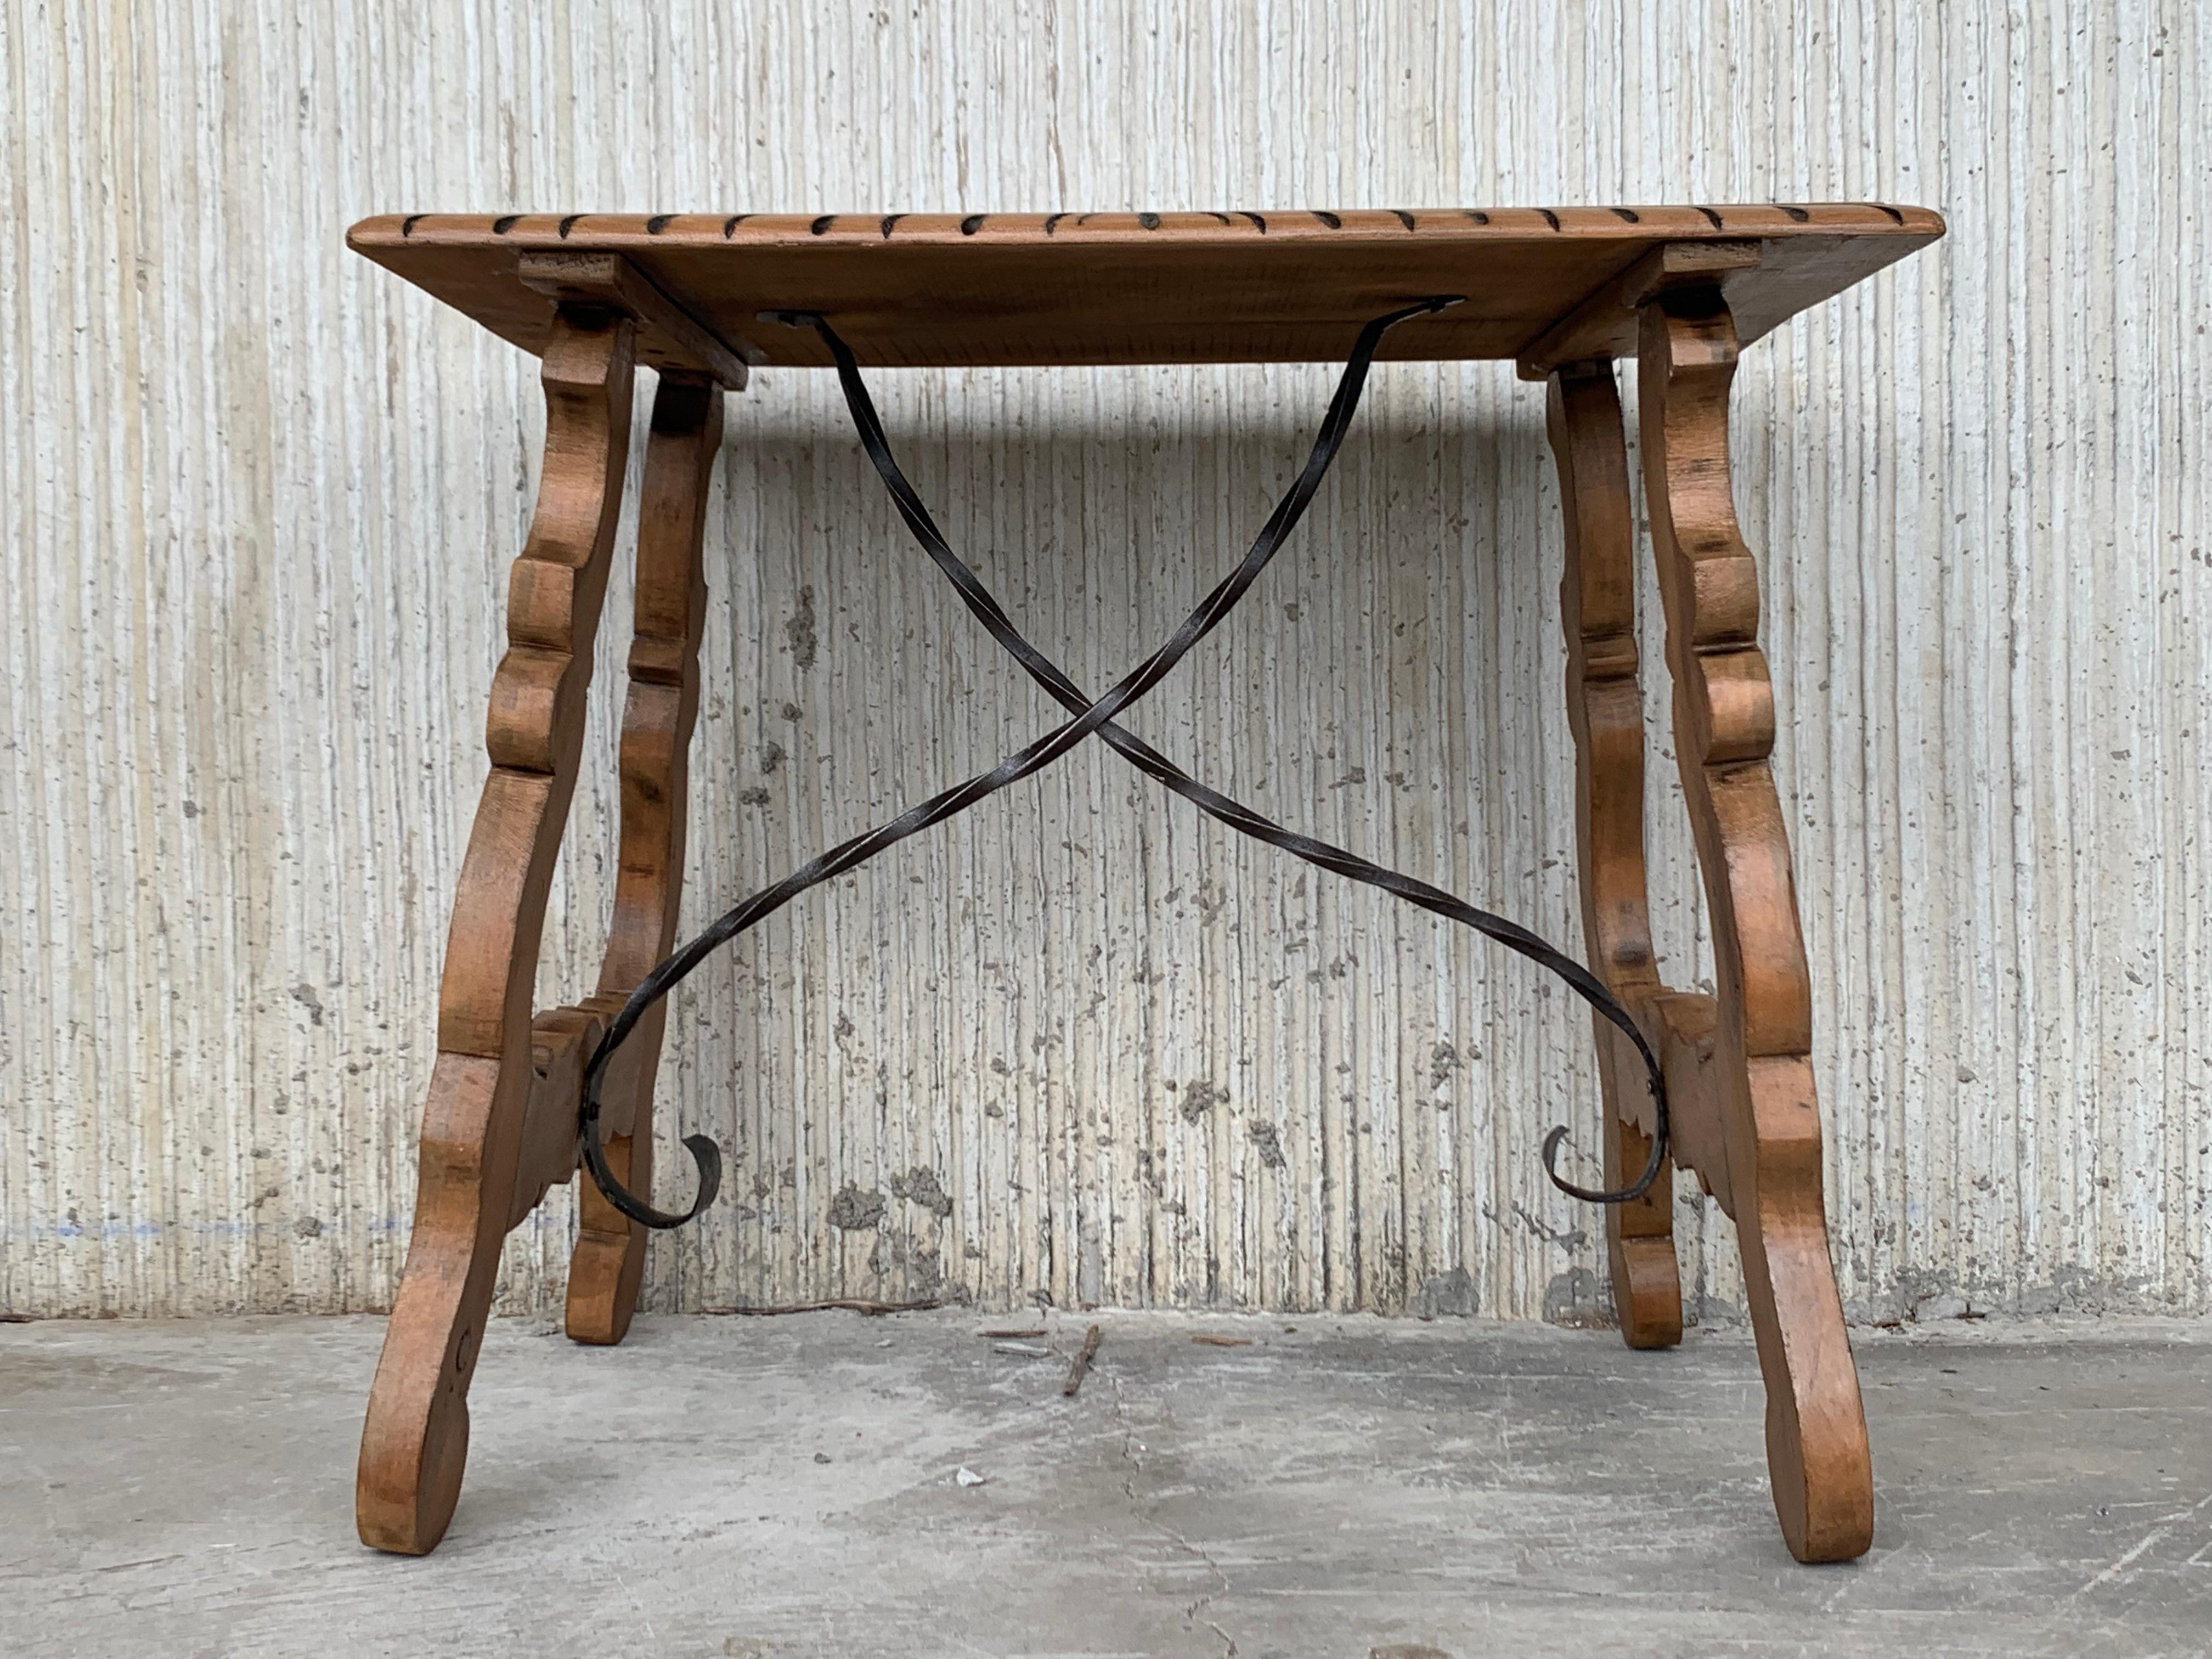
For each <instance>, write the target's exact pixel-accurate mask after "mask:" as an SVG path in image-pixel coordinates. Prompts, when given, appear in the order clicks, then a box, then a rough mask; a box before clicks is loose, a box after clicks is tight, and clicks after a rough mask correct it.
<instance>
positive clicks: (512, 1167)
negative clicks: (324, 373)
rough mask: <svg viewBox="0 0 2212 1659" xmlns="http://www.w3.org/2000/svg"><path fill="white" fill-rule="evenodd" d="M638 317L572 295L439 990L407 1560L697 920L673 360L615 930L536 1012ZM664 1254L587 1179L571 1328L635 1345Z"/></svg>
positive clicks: (383, 1518)
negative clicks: (655, 983)
mask: <svg viewBox="0 0 2212 1659" xmlns="http://www.w3.org/2000/svg"><path fill="white" fill-rule="evenodd" d="M635 347H636V340H635V325H634V324H633V322H632V321H631V319H629V318H627V317H625V316H623V315H622V314H620V313H618V312H617V311H615V310H613V309H611V308H610V307H607V306H605V305H597V304H592V303H589V302H588V296H586V300H584V301H575V302H564V303H563V304H562V307H561V309H560V312H559V313H558V316H557V319H556V322H555V324H554V325H553V332H552V336H551V337H550V340H549V342H548V343H547V345H546V348H545V351H544V388H545V399H546V433H545V462H544V476H543V477H542V479H541V481H540V483H539V486H538V509H537V513H536V516H535V518H534V519H533V520H532V524H531V529H530V538H529V541H528V543H527V544H526V546H525V547H524V549H523V550H522V554H521V556H520V558H518V559H517V560H516V561H515V562H514V566H513V574H512V577H511V579H510V582H509V587H508V596H507V655H506V656H505V658H504V659H501V663H500V666H499V671H498V672H497V674H496V675H495V677H494V679H493V682H492V693H491V714H490V720H489V726H488V731H487V741H488V746H489V750H490V756H491V762H492V771H491V776H490V778H489V781H487V782H486V783H485V786H484V793H483V801H482V804H481V805H479V806H478V808H477V818H476V824H475V828H474V829H473V830H472V831H471V835H470V838H469V848H468V854H467V857H466V859H465V862H464V864H463V866H462V870H461V878H460V882H459V888H458V890H457V892H456V894H455V896H454V902H453V927H452V931H451V933H450V934H449V936H448V939H447V949H446V968H445V976H444V980H443V981H442V984H441V988H440V992H439V1005H438V1007H439V1014H438V1048H439V1053H438V1059H437V1061H436V1065H435V1069H434V1071H433V1073H432V1076H431V1083H430V1097H429V1100H428V1104H427V1105H426V1107H425V1109H424V1113H423V1125H422V1146H421V1158H422V1170H421V1183H420V1187H419V1190H418V1192H417V1195H416V1209H415V1229H414V1234H413V1237H412V1238H411V1240H410V1243H409V1247H408V1253H407V1263H406V1267H405V1268H404V1271H403V1273H402V1274H401V1278H400V1282H399V1291H398V1296H397V1297H396V1299H395V1301H394V1303H393V1306H392V1321H391V1324H390V1326H389V1328H387V1330H386V1335H385V1342H384V1352H383V1354H382V1356H381V1358H380V1359H379V1361H378V1363H377V1369H376V1378H375V1382H374V1384H373V1385H372V1386H371V1389H370V1394H369V1403H368V1422H367V1425H365V1427H364V1428H363V1431H362V1449H361V1463H360V1468H359V1473H358V1477H357V1481H356V1489H355V1510H356V1520H357V1522H358V1524H359V1527H360V1531H361V1536H362V1541H363V1542H365V1543H368V1544H371V1545H374V1546H375V1547H377V1548H379V1549H386V1550H392V1551H397V1552H399V1553H404V1554H422V1553H425V1552H427V1551H428V1550H430V1549H433V1548H435V1547H436V1545H437V1543H438V1541H439V1539H440V1538H441V1536H442V1535H443V1534H444V1533H445V1529H446V1525H447V1522H448V1521H449V1520H450V1519H451V1518H452V1516H453V1505H454V1503H455V1501H456V1500H457V1499H458V1498H459V1494H460V1486H461V1474H462V1470H463V1468H464V1466H465V1462H466V1461H467V1456H468V1444H469V1409H468V1389H469V1381H470V1378H471V1375H472V1374H473V1372H474V1370H475V1366H476V1360H477V1349H478V1346H479V1345H480V1343H481V1340H482V1337H483V1328H484V1321H485V1318H486V1316H487V1315H488V1314H489V1311H490V1307H491V1301H492V1291H493V1279H494V1276H495V1273H496V1271H497V1267H498V1263H499V1252H500V1241H501V1239H502V1238H503V1237H505V1236H506V1234H507V1232H508V1231H510V1230H511V1229H512V1228H513V1227H514V1226H515V1225H518V1224H519V1223H520V1222H521V1221H522V1220H523V1219H524V1218H526V1217H527V1216H528V1215H529V1214H530V1212H531V1211H532V1209H534V1208H535V1207H536V1206H537V1205H538V1202H539V1200H541V1199H543V1198H544V1194H546V1192H547V1191H548V1190H549V1189H550V1188H551V1187H552V1186H554V1185H555V1184H556V1183H558V1182H564V1181H567V1180H568V1179H569V1178H570V1177H571V1176H573V1175H574V1172H575V1170H576V1164H577V1156H576V1154H577V1121H578V1109H579V1103H580V1098H581V1089H582V1074H583V1067H584V1064H585V1062H586V1060H587V1059H588V1057H589V1056H590V1054H591V1053H592V1048H593V1047H594V1045H596V1043H597V1042H598V1041H599V1036H600V1033H601V1031H602V1030H604V1029H605V1023H606V1022H607V1021H608V1020H609V1019H610V1018H611V1017H612V1015H613V1012H614V1011H615V1010H616V1009H617V1008H618V1007H619V1006H621V1004H622V1001H623V998H624V997H625V996H626V995H627V994H629V990H630V988H631V987H633V986H634V985H635V982H636V981H637V980H638V979H639V978H640V977H641V976H642V975H643V974H644V973H645V971H646V970H647V969H648V968H650V967H651V965H652V964H653V962H654V961H655V960H656V959H658V958H659V956H660V955H662V954H663V953H664V952H665V950H666V949H667V947H668V945H669V943H670V941H671V939H672V937H673V934H674V931H675V927H676V911H677V903H678V896H679V890H680V888H681V884H682V876H683V856H684V786H685V766H684V757H685V751H686V750H687V749H688V746H689V744H690V733H691V725H692V719H693V715H694V713H695V711H696V707H697V702H698V671H697V659H698V645H699V633H700V626H701V617H702V611H703V608H704V600H705V594H704V584H703V581H702V576H701V573H700V562H699V550H700V536H701V529H702V525H701V515H702V507H703V500H704V496H705V492H706V483H707V472H708V467H709V466H710V465H711V464H712V461H713V459H714V452H715V448H716V447H717V445H718V444H719V442H720V432H721V419H720V415H721V392H720V388H719V386H715V385H714V384H712V383H710V382H708V381H706V380H702V379H696V378H691V377H687V376H684V375H682V374H670V373H664V375H663V378H662V380H661V384H660V388H659V395H658V397H657V398H656V399H655V402H654V406H653V437H652V440H651V443H650V446H649V447H648V449H647V459H646V481H645V500H644V502H643V506H642V509H641V518H640V535H639V560H640V569H639V582H638V603H637V626H636V634H635V640H634V641H633V645H632V648H631V652H630V663H629V675H630V690H629V702H628V707H627V710H626V713H625V717H624V720H623V740H622V758H621V769H622V791H623V794H622V799H623V822H622V842H621V871H620V874H619V876H618V878H617V887H616V901H615V914H614V926H613V932H612V935H611V939H610V941H609V944H608V947H607V952H606V956H605V961H604V963H603V965H602V968H601V972H600V977H599V993H598V994H596V995H594V996H593V997H592V998H591V999H590V1000H588V1001H587V1002H586V1003H585V1004H583V1005H581V1006H576V1007H568V1008H556V1009H554V1010H551V1011H550V1012H544V1013H540V1014H538V1015H537V1016H535V1017H534V1018H533V1016H532V1012H531V1000H532V992H533V989H534V987H535V983H536V980H537V974H538V944H539V939H540V935H541V933H542V932H543V928H544V915H545V903H546V897H547V893H548V890H549V888H550V884H551V880H552V874H553V864H554V859H555V856H556V854H557V852H558V851H559V848H560V843H561V836H562V830H563V829H564V827H565V826H566V823H567V821H568V805H569V800H570V798H571V796H572V795H573V794H574V789H575V781H576V774H577V768H578V763H579V760H580V750H581V747H582V743H583V732H584V714H585V703H586V695H587V693H588V690H589V688H590V682H591V676H592V645H593V641H594V640H595V638H596V636H597V633H598V629H599V611H600V607H601V601H602V599H604V597H605V592H606V585H607V575H608V570H609V567H610V564H611V558H612V551H613V547H614V540H615V526H616V521H617V515H618V512H619V508H620V505H621V496H622V484H623V468H624V465H625V464H626V461H627V459H628V455H629V425H630V392H631V381H632V374H633V369H634V367H635ZM659 1036H660V1031H659V1020H658V1017H657V1016H656V1017H655V1019H654V1020H653V1024H652V1026H651V1029H649V1030H645V1031H643V1032H641V1034H640V1035H639V1036H638V1037H637V1038H636V1039H635V1040H634V1041H632V1042H629V1043H628V1044H626V1045H625V1046H624V1048H623V1050H622V1053H621V1055H620V1057H619V1060H618V1062H617V1065H616V1066H613V1067H612V1068H611V1070H610V1072H609V1073H608V1077H607V1079H606V1083H605V1088H604V1091H603V1095H602V1098H603V1102H604V1110H603V1114H602V1117H603V1121H605V1125H606V1127H607V1132H608V1134H609V1137H610V1139H609V1153H610V1158H611V1161H612V1163H613V1165H614V1168H615V1170H616V1171H617V1173H618V1174H619V1175H621V1176H624V1177H625V1178H626V1179H628V1180H629V1182H631V1184H632V1185H633V1186H635V1187H638V1188H642V1187H643V1186H644V1184H645V1182H646V1178H647V1176H648V1175H649V1173H650V1171H649V1170H648V1169H647V1167H646V1159H647V1156H648V1151H647V1149H648V1148H649V1146H650V1141H651V1136H650V1121H649V1116H650V1112H651V1103H652V1097H653V1071H654V1067H655V1065H656V1063H657V1060H658V1056H659ZM643 1264H644V1238H643V1232H642V1230H641V1229H634V1228H632V1227H631V1226H630V1225H629V1223H628V1221H627V1220H626V1219H625V1218H623V1217H622V1216H620V1215H618V1214H617V1213H616V1212H614V1211H613V1210H612V1208H611V1206H608V1205H607V1204H606V1202H605V1200H604V1199H602V1198H601V1197H600V1195H599V1192H598V1190H597V1189H596V1188H593V1187H592V1186H591V1185H590V1183H589V1182H586V1186H585V1191H584V1193H583V1194H582V1229H581V1232H580V1237H579V1239H578V1242H577V1245H576V1253H575V1258H574V1263H573V1264H572V1267H571V1277H570V1285H569V1297H568V1328H569V1333H570V1334H571V1335H573V1336H574V1337H575V1338H576V1339H577V1340H580V1341H585V1342H614V1341H618V1340H621V1337H622V1335H623V1332H624V1331H625V1330H626V1329H627V1328H629V1319H630V1314H631V1311H632V1310H633V1309H634V1308H635V1305H636V1299H637V1289H638V1283H639V1279H640V1276H641V1272H642V1268H643Z"/></svg>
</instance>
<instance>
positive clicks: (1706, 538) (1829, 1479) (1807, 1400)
mask: <svg viewBox="0 0 2212 1659" xmlns="http://www.w3.org/2000/svg"><path fill="white" fill-rule="evenodd" d="M1643 334H1644V337H1643V342H1642V346H1641V349H1640V350H1639V351H1638V364H1637V368H1638V404H1639V408H1638V415H1639V421H1640V425H1641V430H1642V452H1643V455H1642V459H1643V465H1644V504H1645V507H1646V508H1647V510H1648V511H1649V513H1650V521H1651V544H1652V551H1653V556H1654V557H1655V558H1656V561H1657V563H1658V567H1659V586H1660V592H1661V594H1662V597H1663V599H1664V602H1665V606H1666V612H1667V660H1668V667H1669V669H1670V670H1671V671H1672V673H1673V677H1674V744H1675V760H1676V764H1677V767H1678V769H1679V770H1680V774H1681V778H1682V790H1683V794H1684V797H1685V799H1686V804H1687V805H1688V808H1689V812H1690V820H1691V827H1692V831H1693V833H1694V835H1695V836H1696V840H1697V845H1698V862H1699V867H1700V869H1701V870H1702V872H1703V873H1704V876H1705V898H1706V903H1707V906H1708V908H1709V910H1710V914H1711V923H1712V936H1713V961H1714V975H1715V979H1716V981H1717V996H1716V997H1714V998H1713V999H1712V1002H1711V1026H1710V1030H1709V1033H1708V1032H1707V1031H1705V1030H1695V1029H1692V1030H1686V1031H1685V1030H1680V1029H1679V1028H1677V1029H1672V1030H1670V1032H1669V1035H1668V1050H1669V1059H1670V1060H1673V1059H1674V1054H1676V1053H1677V1052H1678V1051H1680V1050H1682V1049H1683V1048H1688V1049H1689V1050H1690V1054H1689V1063H1688V1064H1686V1065H1684V1066H1681V1067H1680V1075H1682V1077H1683V1079H1684V1085H1685V1086H1684V1090H1683V1098H1682V1101H1681V1110H1682V1113H1683V1115H1684V1116H1685V1117H1686V1119H1687V1120H1689V1121H1690V1124H1691V1127H1692V1136H1693V1137H1694V1136H1697V1135H1699V1134H1704V1133H1710V1132H1711V1127H1712V1126H1713V1124H1714V1123H1715V1121H1717V1129H1718V1139H1719V1141H1720V1150H1721V1152H1723V1156H1724V1158H1725V1166H1726V1175H1725V1188H1724V1190H1725V1192H1726V1194H1727V1196H1726V1198H1725V1200H1724V1203H1725V1205H1726V1207H1727V1209H1728V1212H1729V1214H1730V1215H1731V1216H1732V1217H1733V1218H1735V1224H1736V1232H1737V1237H1738V1240H1739V1243H1741V1249H1742V1254H1743V1272H1744V1285H1745V1290H1746V1292H1747V1299H1748V1301H1749V1303H1750V1310H1751V1318H1752V1328H1753V1331H1754V1332H1755V1333H1756V1334H1757V1337H1758V1340H1759V1369H1760V1370H1761V1371H1762V1372H1763V1373H1764V1374H1765V1379H1766V1453H1767V1467H1768V1472H1769V1476H1770V1478H1771V1482H1772V1486H1773V1495H1774V1506H1775V1510H1776V1511H1777V1513H1778V1516H1780V1519H1781V1522H1782V1534H1783V1536H1784V1539H1785V1540H1786V1541H1788V1543H1789V1545H1790V1551H1791V1553H1793V1554H1795V1555H1796V1557H1797V1559H1799V1560H1801V1561H1841V1560H1848V1559H1850V1558H1852V1557H1854V1556H1857V1555H1861V1554H1863V1553H1865V1552H1866V1550H1867V1548H1868V1547H1869V1545H1871V1544H1872V1542H1873V1541H1874V1477H1873V1470H1872V1464H1871V1462H1870V1459H1869V1451H1868V1446H1867V1431H1866V1414H1865V1411H1864V1408H1863V1405H1862V1402H1861V1400H1860V1395H1859V1383H1858V1372H1857V1367H1856V1366H1855V1365H1854V1364H1853V1363H1852V1359H1851V1349H1850V1339H1849V1337H1848V1336H1847V1334H1845V1332H1844V1310H1843V1303H1842V1300H1841V1298H1840V1297H1838V1294H1837V1291H1836V1280H1835V1273H1834V1268H1833V1265H1832V1261H1831V1260H1830V1257H1829V1254H1828V1231H1827V1217H1826V1209H1825V1207H1824V1205H1823V1198H1822V1192H1821V1169H1820V1102H1819V1097H1818V1094H1817V1092H1816V1091H1815V1090H1814V1084H1813V1062H1812V1046H1813V1036H1812V1021H1813V998H1812V975H1811V971H1810V969H1809V968H1808V965H1807V963H1806V960H1805V943H1804V939H1803V938H1802V934H1801V933H1800V930H1799V927H1798V921H1797V894H1796V883H1795V879H1794V878H1793V875H1792V872H1791V870H1790V838H1789V833H1788V830H1787V829H1786V828H1785V827H1784V822H1783V816H1782V803H1781V799H1780V798H1779V797H1778V794H1777V793H1776V791H1775V787H1774V775H1773V771H1772V769H1771V767H1770V766H1769V764H1768V757H1769V756H1770V755H1771V753H1772V751H1773V748H1774V688H1773V685H1772V683H1771V678H1770V677H1769V675H1768V672H1767V665H1766V657H1765V653H1763V652H1762V651H1761V650H1760V648H1759V568H1758V564H1757V562H1756V561H1755V560H1754V559H1753V556H1752V553H1751V550H1750V549H1749V548H1748V547H1747V546H1746V545H1745V544H1744V540H1743V537H1742V534H1741V532H1740V531H1739V530H1738V529H1737V526H1736V517H1735V499H1734V495H1733V489H1732V484H1731V481H1730V474H1729V387H1730V386H1731V384H1732V383H1733V381H1734V380H1735V365H1736V349H1737V340H1736V333H1735V322H1734V319H1733V318H1732V317H1731V316H1730V315H1729V307H1728V305H1727V303H1726V302H1725V301H1723V298H1722V297H1721V294H1720V292H1719V290H1718V289H1717V288H1712V287H1706V288H1702V289H1696V288H1693V289H1680V290H1676V291H1674V292H1671V293H1668V294H1665V295H1661V296H1660V297H1659V298H1657V299H1656V300H1654V301H1651V302H1650V304H1648V305H1647V306H1646V307H1644V319H1643ZM1699 1001H1700V1002H1702V999H1701V1000H1699ZM1689 1007H1690V1010H1691V1011H1692V1015H1693V1018H1695V1019H1696V1022H1697V1024H1699V1025H1702V1024H1704V1018H1705V1009H1704V1008H1703V1007H1702V1006H1698V1005H1697V1004H1691V1005H1689ZM1669 1071H1670V1075H1672V1074H1674V1073H1675V1072H1676V1067H1675V1066H1673V1065H1671V1064H1670V1066H1669ZM1669 1092H1670V1097H1671V1096H1672V1093H1673V1091H1671V1090H1670V1091H1669Z"/></svg>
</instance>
